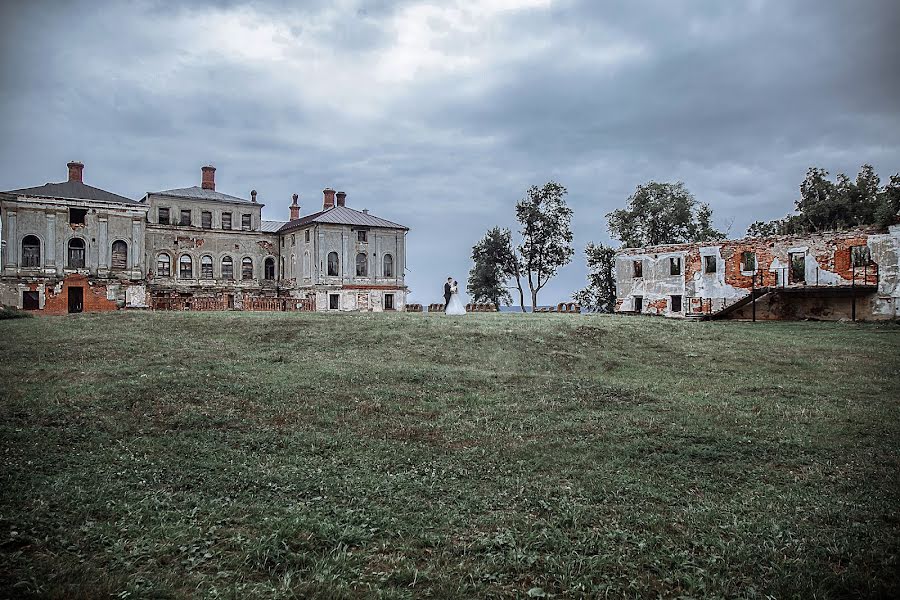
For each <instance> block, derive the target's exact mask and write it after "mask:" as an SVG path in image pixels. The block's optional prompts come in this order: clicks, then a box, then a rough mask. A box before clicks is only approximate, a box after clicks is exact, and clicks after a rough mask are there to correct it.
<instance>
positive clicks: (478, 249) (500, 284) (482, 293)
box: [466, 227, 517, 306]
mask: <svg viewBox="0 0 900 600" xmlns="http://www.w3.org/2000/svg"><path fill="white" fill-rule="evenodd" d="M472 261H473V262H474V265H473V266H472V269H471V270H470V271H469V284H468V285H467V286H466V287H467V289H468V292H469V295H470V296H471V297H472V300H473V301H474V302H492V303H494V304H496V305H497V306H500V304H501V302H505V303H506V304H507V305H509V304H511V303H512V296H510V294H509V290H508V289H507V287H506V282H507V281H508V280H509V279H510V278H511V277H512V276H513V275H514V274H515V272H516V270H517V269H516V257H515V252H514V251H513V247H512V241H511V236H510V231H509V229H502V228H500V227H494V228H493V229H490V230H488V232H487V233H486V234H485V235H484V237H483V238H481V240H479V242H478V243H477V244H475V246H474V247H473V248H472Z"/></svg>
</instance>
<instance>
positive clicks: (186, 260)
mask: <svg viewBox="0 0 900 600" xmlns="http://www.w3.org/2000/svg"><path fill="white" fill-rule="evenodd" d="M178 276H179V277H180V278H182V279H193V278H194V261H193V260H192V259H191V257H190V256H188V255H187V254H182V255H181V258H179V259H178Z"/></svg>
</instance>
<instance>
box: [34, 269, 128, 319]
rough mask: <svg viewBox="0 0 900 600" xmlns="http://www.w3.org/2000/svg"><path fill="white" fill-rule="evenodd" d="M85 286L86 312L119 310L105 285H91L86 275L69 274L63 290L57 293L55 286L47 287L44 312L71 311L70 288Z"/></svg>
mask: <svg viewBox="0 0 900 600" xmlns="http://www.w3.org/2000/svg"><path fill="white" fill-rule="evenodd" d="M70 287H81V288H84V312H102V311H108V310H117V309H118V306H116V303H115V301H113V300H108V299H107V298H106V286H105V285H96V284H95V285H90V284H89V283H88V278H87V276H85V275H69V276H67V277H66V278H65V279H63V284H62V290H60V292H59V293H58V294H57V293H55V289H54V287H51V286H48V287H47V296H46V300H45V302H44V311H43V312H44V314H48V315H65V314H68V312H69V288H70Z"/></svg>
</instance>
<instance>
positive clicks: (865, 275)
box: [615, 225, 900, 320]
mask: <svg viewBox="0 0 900 600" xmlns="http://www.w3.org/2000/svg"><path fill="white" fill-rule="evenodd" d="M615 268H616V296H617V300H616V311H617V312H622V313H641V314H654V315H663V316H667V317H682V318H703V319H719V318H721V319H726V318H728V319H822V320H840V319H861V320H888V319H897V318H898V317H900V226H898V225H895V226H892V227H890V228H889V229H888V230H887V231H884V230H878V229H872V228H861V229H854V230H849V231H839V232H827V233H814V234H808V235H803V236H773V237H766V238H743V239H739V240H722V241H715V242H702V243H691V244H672V245H665V246H652V247H647V248H624V249H622V250H619V251H618V252H617V253H616V267H615Z"/></svg>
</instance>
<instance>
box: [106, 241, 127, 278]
mask: <svg viewBox="0 0 900 600" xmlns="http://www.w3.org/2000/svg"><path fill="white" fill-rule="evenodd" d="M116 244H120V245H122V246H125V254H124V256H123V257H122V266H120V267H119V266H116ZM120 254H121V253H120ZM109 268H110V269H111V270H113V271H127V270H128V242H126V241H125V240H115V241H114V242H113V243H112V245H110V248H109Z"/></svg>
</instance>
